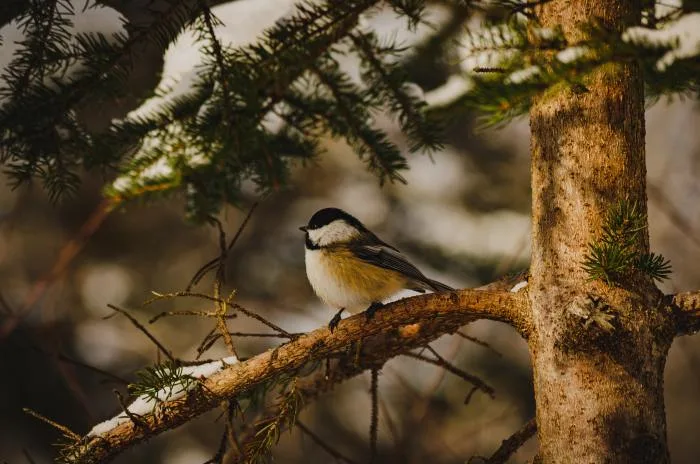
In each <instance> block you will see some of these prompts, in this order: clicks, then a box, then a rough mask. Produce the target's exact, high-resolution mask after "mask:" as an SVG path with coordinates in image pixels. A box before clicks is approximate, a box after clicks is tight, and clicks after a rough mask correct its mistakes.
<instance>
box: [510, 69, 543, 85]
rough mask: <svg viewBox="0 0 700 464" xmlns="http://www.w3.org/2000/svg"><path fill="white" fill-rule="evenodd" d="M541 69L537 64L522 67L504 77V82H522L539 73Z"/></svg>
mask: <svg viewBox="0 0 700 464" xmlns="http://www.w3.org/2000/svg"><path fill="white" fill-rule="evenodd" d="M541 72H542V70H541V69H540V67H539V66H528V67H527V68H524V69H519V70H517V71H515V72H513V73H511V74H510V75H508V77H506V79H505V82H506V83H510V84H522V83H523V82H527V81H529V80H532V79H533V78H534V77H535V76H537V75H538V74H540V73H541Z"/></svg>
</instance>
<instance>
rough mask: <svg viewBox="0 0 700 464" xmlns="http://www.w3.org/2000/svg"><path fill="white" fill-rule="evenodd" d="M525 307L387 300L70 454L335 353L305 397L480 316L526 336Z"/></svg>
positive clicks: (103, 452)
mask: <svg viewBox="0 0 700 464" xmlns="http://www.w3.org/2000/svg"><path fill="white" fill-rule="evenodd" d="M527 308H528V305H527V299H526V297H525V296H524V295H522V294H517V293H510V292H490V291H479V290H471V289H467V290H460V291H455V292H452V293H440V294H428V295H418V296H415V297H412V298H406V299H403V300H400V301H397V302H394V303H391V304H388V305H387V306H386V307H385V308H384V309H383V310H382V311H380V312H378V313H377V315H376V316H375V317H374V319H372V320H371V321H366V318H365V315H364V314H358V315H355V316H353V317H350V318H348V319H345V320H343V321H342V322H341V324H340V325H339V326H338V328H337V329H336V330H335V331H334V332H333V333H331V332H330V331H329V330H328V329H327V328H326V327H323V328H320V329H317V330H315V331H313V332H311V333H309V334H306V335H303V336H301V337H298V338H295V339H294V340H292V341H290V342H288V343H285V344H283V345H281V346H279V347H277V348H274V349H271V350H268V351H266V352H264V353H261V354H259V355H258V356H255V357H253V358H251V359H249V360H247V361H245V362H242V363H239V364H235V365H232V366H230V367H228V368H226V369H224V370H222V371H221V372H219V373H217V374H214V375H213V376H211V377H210V378H208V379H206V380H203V381H202V388H196V389H193V390H191V391H190V392H189V393H188V395H186V396H185V397H182V398H178V399H176V400H172V401H166V402H163V403H162V404H160V407H159V411H158V412H157V413H152V414H146V415H144V416H143V417H142V418H141V419H142V420H143V421H144V422H145V423H146V424H147V426H148V428H147V429H144V428H143V427H136V426H135V425H134V424H133V423H131V422H125V423H122V424H120V425H119V426H117V427H115V428H114V429H112V430H110V431H108V432H106V433H104V434H102V435H100V436H86V437H84V438H83V440H82V441H81V443H79V444H77V445H75V449H69V450H68V451H70V452H71V453H70V454H71V455H74V456H76V458H75V459H74V462H82V463H92V462H106V461H107V460H109V459H111V458H113V457H115V456H116V455H118V454H119V453H120V452H122V451H124V450H126V449H128V448H131V447H132V446H134V445H135V444H136V443H139V442H141V441H143V440H145V439H147V438H150V437H153V436H155V435H158V434H160V433H162V432H164V431H166V430H169V429H172V428H175V427H177V426H179V425H181V424H183V423H185V422H187V421H189V420H190V419H192V418H194V417H196V416H198V415H200V414H202V413H204V412H206V411H209V410H211V409H213V408H215V407H217V406H218V405H219V404H220V403H221V402H222V401H226V400H230V399H233V398H236V397H238V396H239V395H241V394H243V393H245V392H248V391H250V390H252V389H254V388H255V387H257V386H260V385H263V384H265V383H266V382H269V381H271V380H273V379H276V378H278V377H279V376H281V375H284V374H288V373H293V372H299V371H300V369H301V368H302V367H304V366H307V365H309V363H322V361H323V360H324V359H326V358H328V357H334V358H335V359H337V366H336V367H337V369H334V370H333V371H331V373H330V375H321V376H315V378H314V380H313V383H312V384H311V386H309V385H307V386H306V387H305V388H307V389H308V390H307V391H308V393H307V392H305V391H303V390H302V392H303V394H304V397H305V400H308V399H309V398H313V397H314V396H316V395H318V394H320V393H322V392H323V391H326V390H328V389H330V388H332V387H333V386H334V385H335V384H337V383H339V382H341V381H343V380H345V379H347V378H350V377H353V376H355V375H358V374H359V373H361V372H363V371H364V370H366V369H371V368H377V367H380V366H381V365H382V364H383V363H384V362H386V361H387V360H388V359H391V358H392V357H394V356H397V355H398V354H401V353H405V352H407V351H409V350H411V349H415V348H418V347H421V346H425V345H426V344H428V343H430V342H431V341H432V340H435V339H436V338H438V337H439V336H441V335H443V334H446V333H454V332H455V331H456V330H458V329H459V328H460V327H461V326H463V325H464V324H466V323H468V322H471V321H473V320H476V319H479V318H486V319H491V320H497V321H503V322H508V323H511V324H513V325H515V326H516V327H518V328H519V329H520V330H521V333H523V332H526V330H525V328H524V327H523V326H522V325H521V324H522V322H523V321H529V316H528V315H527V312H528V310H527ZM359 341H362V352H361V353H360V356H359V357H358V358H357V359H358V361H359V362H357V363H355V362H354V360H355V354H354V351H355V350H347V347H348V346H351V345H353V344H357V343H358V342H359ZM339 353H340V354H339ZM319 370H321V371H322V370H323V369H319ZM66 454H69V453H66Z"/></svg>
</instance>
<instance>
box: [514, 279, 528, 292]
mask: <svg viewBox="0 0 700 464" xmlns="http://www.w3.org/2000/svg"><path fill="white" fill-rule="evenodd" d="M525 287H527V280H523V281H521V282H518V283H517V284H515V285H513V288H511V289H510V292H511V293H518V292H519V291H520V290H522V289H523V288H525Z"/></svg>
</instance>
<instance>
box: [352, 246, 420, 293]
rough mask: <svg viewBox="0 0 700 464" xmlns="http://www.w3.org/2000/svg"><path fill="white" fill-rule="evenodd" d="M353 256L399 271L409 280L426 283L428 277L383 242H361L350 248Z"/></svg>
mask: <svg viewBox="0 0 700 464" xmlns="http://www.w3.org/2000/svg"><path fill="white" fill-rule="evenodd" d="M351 249H352V251H353V253H354V254H355V256H357V257H358V258H360V259H361V260H363V261H365V262H367V263H369V264H373V265H375V266H379V267H383V268H384V269H390V270H392V271H396V272H399V273H401V274H403V275H405V276H406V277H408V278H409V280H414V281H417V282H422V283H427V281H428V278H427V277H426V276H424V275H423V273H422V272H421V271H419V270H418V268H417V267H416V266H414V265H413V264H411V263H410V262H408V260H407V259H406V258H405V257H404V256H403V255H402V254H401V253H400V252H399V251H398V250H397V249H396V248H394V247H391V246H390V245H387V244H384V243H383V242H382V243H381V244H371V245H370V244H361V245H357V246H354V247H352V248H351Z"/></svg>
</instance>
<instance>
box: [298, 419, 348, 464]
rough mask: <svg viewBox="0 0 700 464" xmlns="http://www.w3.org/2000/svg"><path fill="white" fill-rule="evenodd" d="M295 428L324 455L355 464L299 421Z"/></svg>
mask: <svg viewBox="0 0 700 464" xmlns="http://www.w3.org/2000/svg"><path fill="white" fill-rule="evenodd" d="M296 427H297V428H299V430H301V431H302V432H303V433H304V434H306V435H308V436H309V437H310V438H311V439H312V440H313V441H314V443H316V444H317V445H318V446H319V447H321V449H323V450H324V451H325V452H326V453H328V454H330V455H331V456H333V457H334V458H335V459H336V460H337V461H342V462H345V463H347V464H355V461H353V460H352V459H350V458H347V457H345V456H344V455H343V454H341V453H340V451H338V450H336V449H335V448H333V447H332V446H331V445H329V444H328V443H326V442H325V441H324V440H323V438H321V437H319V436H318V435H316V433H314V432H313V431H312V430H311V429H310V428H308V427H307V426H306V425H304V424H303V423H302V422H301V421H299V420H297V424H296Z"/></svg>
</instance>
